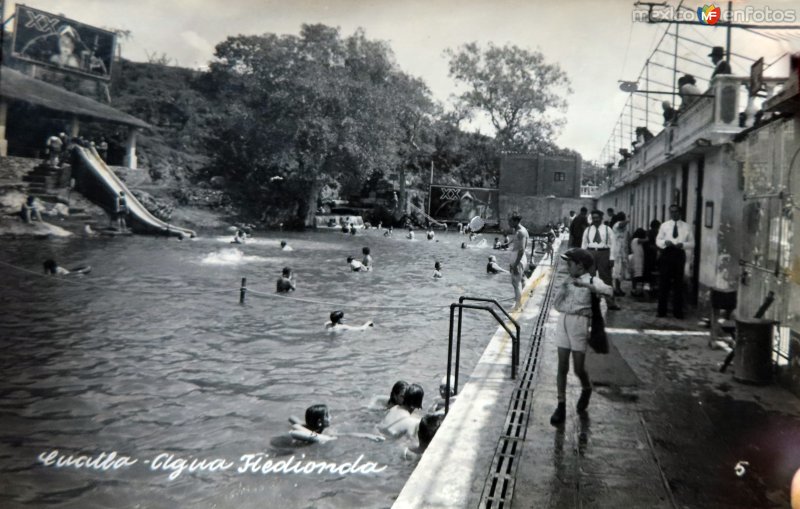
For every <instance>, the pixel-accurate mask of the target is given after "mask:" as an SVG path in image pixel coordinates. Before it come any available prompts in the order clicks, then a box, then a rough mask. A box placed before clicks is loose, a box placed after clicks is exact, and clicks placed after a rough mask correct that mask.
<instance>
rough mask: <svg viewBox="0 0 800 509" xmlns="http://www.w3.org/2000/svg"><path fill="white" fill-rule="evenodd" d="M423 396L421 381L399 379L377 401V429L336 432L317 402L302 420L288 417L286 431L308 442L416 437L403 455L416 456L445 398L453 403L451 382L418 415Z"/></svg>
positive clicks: (427, 441)
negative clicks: (379, 410) (385, 396)
mask: <svg viewBox="0 0 800 509" xmlns="http://www.w3.org/2000/svg"><path fill="white" fill-rule="evenodd" d="M331 320H333V316H331ZM450 381H451V382H452V379H451V380H450ZM448 385H449V387H448ZM424 396H425V391H424V389H423V388H422V387H421V386H420V385H418V384H409V383H408V382H405V381H403V380H398V381H397V382H396V383H395V384H394V385H393V386H392V390H391V392H390V394H389V399H388V400H386V401H385V402H384V401H380V402H379V406H380V407H382V408H384V409H385V410H386V413H385V415H384V417H383V419H382V420H381V423H380V424H378V425H377V426H376V428H377V430H378V431H379V433H360V432H359V433H336V432H334V431H333V430H331V428H330V426H331V416H330V411H329V410H328V407H327V405H322V404H316V405H312V406H310V407H308V408H307V409H306V413H305V421H301V420H300V419H299V418H297V417H294V416H292V417H289V422H290V423H291V424H292V430H291V431H290V432H289V435H290V436H291V437H292V438H294V439H295V440H300V441H303V442H310V443H325V442H329V441H331V440H335V439H336V438H338V437H342V436H350V437H356V438H366V439H369V440H373V441H376V442H382V441H384V440H386V438H387V437H388V438H393V439H402V438H405V439H408V440H414V439H416V440H417V445H416V446H415V447H406V448H405V449H404V451H403V456H404V457H406V458H408V457H409V455H410V456H411V457H412V458H413V457H418V456H419V455H421V454H422V453H423V452H424V451H425V449H426V448H427V447H428V444H430V442H431V440H432V439H433V437H434V435H435V434H436V431H437V430H438V429H439V426H440V425H441V423H442V420H443V419H444V407H445V399H449V401H450V403H451V404H452V403H453V402H454V401H455V398H456V396H455V391H454V390H453V384H452V383H450V384H448V380H447V377H445V378H443V379H442V381H441V382H440V384H439V396H440V399H439V400H437V401H436V402H434V403H433V405H431V407H430V408H429V410H428V412H427V413H426V415H424V416H419V415H418V414H415V412H417V410H421V409H422V406H423V405H422V401H423V398H424Z"/></svg>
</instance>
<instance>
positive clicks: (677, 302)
mask: <svg viewBox="0 0 800 509" xmlns="http://www.w3.org/2000/svg"><path fill="white" fill-rule="evenodd" d="M681 212H682V211H681V208H680V207H679V206H678V205H675V204H673V205H671V206H670V208H669V215H670V218H671V219H670V220H669V221H664V224H662V225H661V228H659V230H658V237H657V238H656V245H657V246H658V248H659V249H661V250H662V251H661V259H660V263H659V281H658V316H659V317H664V316H667V301H668V300H669V294H670V291H672V313H673V314H674V315H675V318H678V319H681V318H683V275H684V267H685V266H686V251H687V250H688V249H692V248H694V235H693V234H692V230H691V228H689V225H688V224H687V223H686V222H685V221H681Z"/></svg>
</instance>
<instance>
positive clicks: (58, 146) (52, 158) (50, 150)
mask: <svg viewBox="0 0 800 509" xmlns="http://www.w3.org/2000/svg"><path fill="white" fill-rule="evenodd" d="M63 149H64V142H63V141H61V138H59V137H58V136H56V135H53V136H50V137H49V138H47V155H48V156H49V157H48V161H47V164H49V165H50V166H58V164H59V157H60V156H61V151H62V150H63Z"/></svg>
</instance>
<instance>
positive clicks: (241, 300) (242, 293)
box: [239, 277, 247, 304]
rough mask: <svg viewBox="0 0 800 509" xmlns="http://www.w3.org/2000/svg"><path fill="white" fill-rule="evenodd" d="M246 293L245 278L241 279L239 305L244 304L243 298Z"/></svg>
mask: <svg viewBox="0 0 800 509" xmlns="http://www.w3.org/2000/svg"><path fill="white" fill-rule="evenodd" d="M246 293H247V278H246V277H243V278H242V287H241V288H240V289H239V304H244V296H245V294H246Z"/></svg>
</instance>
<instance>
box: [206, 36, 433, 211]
mask: <svg viewBox="0 0 800 509" xmlns="http://www.w3.org/2000/svg"><path fill="white" fill-rule="evenodd" d="M216 58H217V60H216V61H215V62H213V63H212V65H211V68H210V73H211V79H212V81H213V82H214V83H215V88H216V89H217V90H219V98H220V102H221V104H222V106H221V110H222V111H221V113H220V118H219V121H218V128H217V133H216V135H217V136H216V137H215V138H216V140H215V141H213V143H212V144H213V147H212V150H213V152H214V158H215V161H216V165H217V167H218V168H219V169H220V170H222V172H223V173H224V174H225V175H226V176H227V177H228V178H229V179H230V180H231V181H233V182H235V183H237V184H238V185H239V187H240V189H242V191H243V192H244V193H245V194H246V195H248V196H249V197H250V198H252V199H254V200H261V201H266V200H282V201H283V203H284V204H288V203H294V205H295V206H296V215H297V217H298V219H300V220H302V221H303V222H304V223H305V224H309V223H310V222H311V220H312V219H313V213H314V210H315V209H316V204H317V196H318V194H319V191H320V189H321V187H322V186H323V185H324V184H326V183H329V182H332V181H336V180H339V179H342V178H346V177H350V178H352V177H353V176H357V177H358V178H361V179H365V178H366V176H367V175H369V174H370V173H371V172H372V170H375V169H388V168H395V167H397V166H398V165H400V164H403V163H404V159H407V158H408V157H410V156H409V154H408V153H407V147H408V146H411V147H413V146H414V145H415V144H416V143H417V134H416V133H418V131H419V127H420V125H421V124H422V120H421V119H423V118H424V116H425V110H426V109H430V108H431V107H432V102H431V101H430V98H429V92H428V90H427V88H425V87H424V85H423V84H422V83H421V82H419V81H418V80H413V79H411V78H409V77H407V76H405V75H404V74H403V73H402V72H401V71H399V70H398V69H397V67H396V65H395V63H394V59H393V55H392V53H391V50H390V49H389V47H388V46H387V45H386V44H385V43H383V42H380V41H371V40H368V39H367V38H366V36H365V34H364V32H363V31H361V30H359V31H356V32H355V33H354V34H353V35H351V36H349V37H346V38H343V37H342V36H341V35H340V33H339V30H338V29H336V28H331V27H327V26H325V25H303V26H302V28H301V31H300V35H299V36H295V35H275V34H266V35H263V36H237V37H229V38H228V39H227V40H226V41H224V42H222V43H220V44H219V45H218V46H217V48H216Z"/></svg>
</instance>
